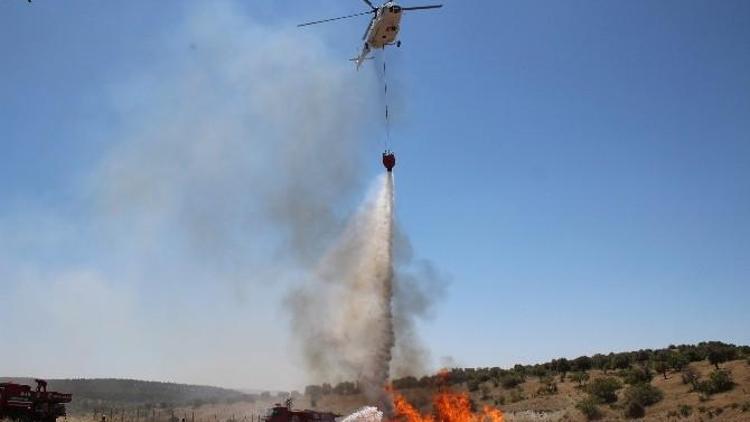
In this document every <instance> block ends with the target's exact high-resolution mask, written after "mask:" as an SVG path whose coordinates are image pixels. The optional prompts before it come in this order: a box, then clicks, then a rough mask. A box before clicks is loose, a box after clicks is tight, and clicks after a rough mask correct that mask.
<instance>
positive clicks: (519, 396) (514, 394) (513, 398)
mask: <svg viewBox="0 0 750 422" xmlns="http://www.w3.org/2000/svg"><path fill="white" fill-rule="evenodd" d="M521 400H526V396H524V395H523V390H521V389H520V388H516V389H515V390H512V391H511V392H510V402H511V403H515V402H519V401H521Z"/></svg>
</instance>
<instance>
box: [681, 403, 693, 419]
mask: <svg viewBox="0 0 750 422" xmlns="http://www.w3.org/2000/svg"><path fill="white" fill-rule="evenodd" d="M692 414H693V408H692V407H691V406H689V405H687V404H683V405H682V406H680V416H682V417H683V418H687V417H690V415H692Z"/></svg>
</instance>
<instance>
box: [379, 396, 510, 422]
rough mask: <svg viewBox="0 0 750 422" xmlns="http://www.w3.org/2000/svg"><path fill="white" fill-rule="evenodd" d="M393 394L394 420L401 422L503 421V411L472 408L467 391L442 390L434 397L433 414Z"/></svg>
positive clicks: (488, 408)
mask: <svg viewBox="0 0 750 422" xmlns="http://www.w3.org/2000/svg"><path fill="white" fill-rule="evenodd" d="M391 393H392V394H393V405H394V408H395V410H394V413H395V415H394V418H393V419H394V420H395V421H401V422H503V412H501V411H500V409H496V408H494V407H491V406H484V408H483V409H482V411H481V412H473V411H472V410H471V401H470V400H469V395H468V394H467V393H455V392H453V391H450V390H441V391H439V392H438V393H437V394H435V397H433V403H432V409H433V414H432V415H423V414H421V413H420V412H419V410H417V409H416V408H414V406H412V405H411V403H409V402H408V401H407V400H406V398H405V397H404V396H403V395H401V394H399V393H398V392H396V391H393V390H391Z"/></svg>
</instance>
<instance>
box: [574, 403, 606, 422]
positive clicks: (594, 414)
mask: <svg viewBox="0 0 750 422" xmlns="http://www.w3.org/2000/svg"><path fill="white" fill-rule="evenodd" d="M576 409H578V410H579V411H580V412H581V413H583V416H585V417H586V419H587V420H590V421H593V420H595V419H599V418H600V417H602V412H601V411H600V410H599V407H598V406H597V405H596V400H594V399H593V398H591V397H587V398H585V399H583V400H581V401H579V402H578V403H576Z"/></svg>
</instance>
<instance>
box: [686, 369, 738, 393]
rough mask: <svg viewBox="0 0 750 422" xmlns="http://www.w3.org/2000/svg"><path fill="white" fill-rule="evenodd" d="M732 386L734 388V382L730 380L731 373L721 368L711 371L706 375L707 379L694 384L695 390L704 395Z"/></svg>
mask: <svg viewBox="0 0 750 422" xmlns="http://www.w3.org/2000/svg"><path fill="white" fill-rule="evenodd" d="M732 388H734V382H733V381H732V376H731V374H730V373H729V371H725V370H721V369H720V370H718V371H713V372H712V373H711V375H709V376H708V380H706V381H700V382H698V383H696V385H695V390H696V391H699V392H701V393H703V394H705V395H706V396H710V395H712V394H717V393H722V392H724V391H729V390H731V389H732Z"/></svg>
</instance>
